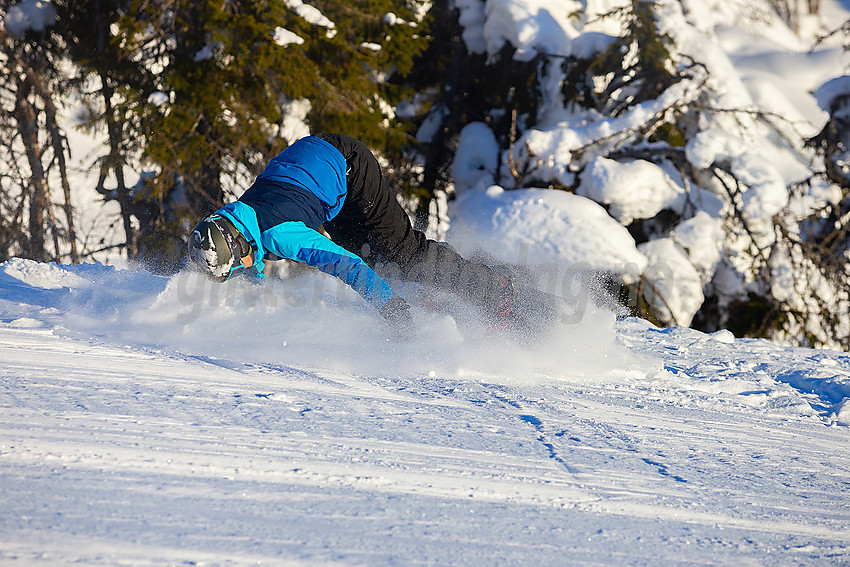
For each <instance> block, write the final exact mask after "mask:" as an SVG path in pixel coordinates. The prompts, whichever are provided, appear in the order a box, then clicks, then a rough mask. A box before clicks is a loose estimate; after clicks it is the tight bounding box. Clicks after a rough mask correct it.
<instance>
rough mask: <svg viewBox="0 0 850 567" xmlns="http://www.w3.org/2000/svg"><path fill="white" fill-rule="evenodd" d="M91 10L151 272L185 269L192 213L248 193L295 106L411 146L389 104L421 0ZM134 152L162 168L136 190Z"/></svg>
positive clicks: (79, 25)
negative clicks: (415, 1)
mask: <svg viewBox="0 0 850 567" xmlns="http://www.w3.org/2000/svg"><path fill="white" fill-rule="evenodd" d="M82 4H83V5H82V6H79V7H78V11H77V14H75V15H73V19H74V21H75V23H74V27H73V30H74V31H73V33H72V37H69V43H71V44H73V45H74V46H75V50H74V54H75V59H76V60H77V61H78V62H79V63H80V65H81V66H82V67H83V68H84V69H85V72H86V74H87V75H91V76H94V77H97V79H98V80H99V82H100V90H99V95H100V98H101V104H100V106H101V107H102V108H103V111H102V112H100V113H99V114H96V115H95V121H96V122H99V123H102V124H105V125H106V128H107V131H108V133H109V140H110V153H109V155H108V156H107V157H106V158H105V159H104V160H103V168H104V169H103V171H104V175H102V176H101V178H102V179H104V178H105V173H106V171H108V170H111V171H113V172H114V173H115V175H116V176H117V177H119V178H118V179H117V183H118V187H117V190H116V191H115V192H114V193H110V195H113V196H115V197H116V198H117V199H118V200H119V201H120V202H121V207H122V212H123V214H124V223H125V229H126V232H127V242H128V254H129V255H130V256H131V257H132V256H134V255H135V252H136V246H135V239H136V238H138V253H139V255H140V256H143V257H144V259H145V261H146V262H148V264H149V265H150V266H151V267H157V266H158V267H159V268H161V269H164V270H170V269H174V268H176V267H177V266H178V264H179V262H180V259H181V257H182V252H183V250H182V247H183V244H182V242H183V237H184V235H185V233H186V231H187V229H188V228H189V227H190V226H191V224H192V223H193V221H194V220H196V219H198V218H199V217H201V216H202V215H204V214H206V213H208V212H210V211H212V210H214V209H216V208H218V207H219V206H221V204H223V203H224V202H226V201H227V200H229V199H230V198H232V197H233V196H234V194H238V193H239V192H241V190H244V189H245V188H247V186H248V185H249V184H250V183H251V180H252V179H253V177H254V176H255V175H256V174H257V173H258V172H259V171H260V170H261V169H262V167H263V166H264V164H265V163H266V161H267V160H268V159H269V158H270V157H272V156H273V155H274V154H275V153H277V152H279V151H280V150H281V149H283V148H284V147H285V146H286V144H287V143H289V142H291V141H293V140H291V139H288V138H287V131H286V130H287V128H286V124H287V121H288V119H289V118H290V117H289V116H288V109H289V108H290V105H292V104H293V103H297V102H298V101H302V100H306V101H309V108H310V111H309V112H308V113H307V116H306V118H305V123H306V125H307V126H309V128H310V129H311V130H312V131H314V132H317V131H338V132H343V133H346V134H349V135H352V136H355V137H359V138H361V139H363V140H364V141H365V142H366V143H367V144H369V145H371V146H372V147H373V148H376V149H378V150H383V151H385V152H387V153H388V154H389V155H393V154H395V155H398V152H399V151H400V148H401V147H402V145H403V144H404V143H405V142H406V141H407V140H408V138H407V136H405V134H404V132H405V125H404V124H403V123H402V122H401V121H399V120H397V119H395V117H394V116H392V113H391V112H389V111H388V109H391V108H392V104H393V102H395V101H397V100H399V99H400V98H401V97H402V96H404V94H405V91H404V90H403V88H401V87H400V86H398V84H397V82H396V83H394V82H393V81H391V80H390V79H391V77H393V76H399V75H403V74H405V73H406V72H407V71H408V70H409V67H410V64H411V63H410V61H411V60H412V57H413V55H415V54H416V53H417V52H418V50H419V49H421V47H420V46H421V45H424V41H425V40H424V38H422V37H421V36H419V35H418V29H419V28H418V25H398V22H399V21H402V20H404V21H405V22H413V23H415V22H416V15H415V12H414V10H413V8H415V7H416V6H415V5H413V6H412V7H408V6H407V5H406V4H403V5H399V3H395V2H389V1H383V2H353V3H352V2H341V1H334V2H317V3H316V4H315V5H314V6H308V5H306V4H303V3H301V2H299V1H298V0H289V1H286V2H283V1H281V2H274V3H269V2H265V1H258V0H232V1H229V2H224V3H221V2H215V1H201V2H195V3H175V2H171V1H165V0H155V1H130V0H128V1H126V2H122V1H116V2H109V1H108V0H89V1H87V2H83V3H82ZM391 9H392V10H393V16H392V17H391V18H390V17H388V16H387V15H388V14H390V11H391ZM69 16H72V15H71V14H69ZM87 25H88V26H89V27H88V29H87V28H86V26H87ZM87 53H88V54H89V55H86V54H87ZM134 140H139V142H140V146H139V147H138V148H137V147H135V146H134ZM136 154H138V155H136ZM131 160H138V164H140V165H142V166H144V167H149V168H151V169H153V170H154V172H153V173H154V174H153V175H152V176H149V177H146V178H144V180H143V182H142V183H140V185H139V186H137V187H133V188H129V187H127V185H126V184H125V183H124V181H123V179H120V175H121V173H120V172H121V171H122V166H123V165H124V164H125V163H128V162H129V161H131ZM103 192H105V193H107V191H105V190H104V191H103ZM131 215H132V216H135V217H136V218H137V220H138V223H137V224H139V226H140V227H141V228H140V231H139V234H138V235H136V233H135V230H134V229H133V227H132V226H131V222H130V216H131Z"/></svg>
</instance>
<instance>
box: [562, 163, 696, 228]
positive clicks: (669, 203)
mask: <svg viewBox="0 0 850 567" xmlns="http://www.w3.org/2000/svg"><path fill="white" fill-rule="evenodd" d="M577 194H579V195H582V196H584V197H587V198H589V199H593V200H594V201H596V202H597V203H600V204H603V205H608V206H609V208H608V211H609V213H610V214H611V216H613V217H614V218H615V219H617V220H618V221H619V222H620V223H621V224H622V225H624V226H627V225H629V224H631V222H632V221H633V220H634V219H648V218H652V217H654V216H655V215H657V214H658V213H659V212H661V210H662V209H674V210H679V209H681V207H682V205H683V204H684V200H685V190H684V188H683V187H682V186H681V185H679V184H678V183H676V182H675V181H673V179H671V178H670V176H669V175H667V173H665V171H664V170H663V169H661V167H659V166H657V165H655V164H654V163H652V162H648V161H645V160H630V161H616V160H613V159H608V158H604V157H601V156H598V157H596V158H594V159H593V161H591V162H590V164H589V165H588V169H587V172H585V174H584V176H582V183H581V185H580V186H579V188H578V190H577Z"/></svg>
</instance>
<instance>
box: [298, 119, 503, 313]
mask: <svg viewBox="0 0 850 567" xmlns="http://www.w3.org/2000/svg"><path fill="white" fill-rule="evenodd" d="M315 135H316V136H317V137H319V138H322V139H323V140H325V141H326V142H328V143H330V144H331V145H333V146H334V147H335V148H337V149H338V150H339V151H340V152H341V153H342V155H343V156H344V157H345V162H346V165H347V168H348V171H347V175H346V178H347V182H348V194H347V195H346V198H345V203H344V204H343V206H342V209H341V210H340V212H339V214H338V215H337V216H336V217H335V218H334V219H333V220H331V221H330V222H327V223H325V224H324V228H325V231H327V233H328V235H330V237H331V239H332V240H333V241H334V242H336V243H337V244H339V245H340V246H342V247H343V248H345V249H347V250H348V251H350V252H353V253H355V254H357V255H359V256H361V257H362V258H363V260H364V261H365V262H366V263H367V264H369V265H370V266H371V267H372V268H373V269H374V270H375V271H376V272H378V273H379V274H381V275H382V276H386V277H390V278H396V279H400V280H402V281H412V282H419V283H421V284H422V285H423V286H424V287H426V288H427V287H433V288H435V289H437V290H440V291H447V292H452V293H454V294H456V295H458V296H460V297H461V298H463V299H467V300H470V301H472V302H473V303H475V304H477V305H479V306H480V307H482V308H484V309H485V310H486V311H490V312H491V313H492V311H493V310H499V309H500V305H499V304H500V301H502V300H503V296H504V289H505V287H506V286H507V285H510V284H509V282H506V281H505V276H504V275H501V274H499V273H498V272H496V271H495V270H493V269H491V268H490V267H488V266H486V265H483V264H480V263H476V262H470V261H469V260H467V259H465V258H463V257H462V256H461V255H460V254H458V253H457V252H455V251H454V249H452V248H451V247H450V246H448V245H446V244H442V243H439V242H436V241H434V240H430V239H428V238H427V237H426V236H425V234H423V233H422V232H419V231H417V230H415V229H414V228H413V226H412V224H411V222H410V218H409V217H408V216H407V213H406V212H405V211H404V209H403V208H402V207H401V205H400V204H399V203H398V201H397V200H396V192H395V191H394V190H393V189H392V188H391V187H390V186H389V185H388V184H387V182H386V180H385V179H384V176H383V173H382V172H381V167H380V165H379V164H378V161H377V159H375V156H374V155H373V154H372V152H371V151H370V150H369V148H368V147H367V146H366V145H365V144H363V143H362V142H360V141H359V140H356V139H355V138H352V137H350V136H345V135H342V134H315Z"/></svg>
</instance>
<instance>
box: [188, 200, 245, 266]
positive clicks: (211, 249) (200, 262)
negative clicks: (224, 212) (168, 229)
mask: <svg viewBox="0 0 850 567" xmlns="http://www.w3.org/2000/svg"><path fill="white" fill-rule="evenodd" d="M250 254H251V246H250V245H249V244H248V241H247V240H246V239H245V237H244V236H242V234H241V233H240V232H239V231H238V230H237V229H236V227H235V226H233V224H232V223H231V222H230V221H229V220H227V219H226V218H224V217H223V216H221V215H210V216H208V217H205V218H204V219H203V220H201V222H199V223H198V224H197V225H195V228H194V229H192V234H190V235H189V258H190V259H191V260H192V261H193V262H194V263H195V264H196V265H197V266H198V267H199V268H200V269H201V271H203V272H205V273H207V274H208V275H209V276H210V277H211V278H212V279H214V280H215V281H217V282H225V281H227V280H228V279H229V278H230V276H231V275H233V272H234V271H236V270H238V269H240V268H242V267H244V266H245V265H246V263H245V261H244V259H245V258H246V257H248V256H249V255H250ZM249 263H250V262H249Z"/></svg>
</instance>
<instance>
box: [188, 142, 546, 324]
mask: <svg viewBox="0 0 850 567" xmlns="http://www.w3.org/2000/svg"><path fill="white" fill-rule="evenodd" d="M320 227H321V228H324V230H325V232H326V233H327V234H328V235H329V236H330V239H329V238H326V237H325V236H324V235H322V234H321V233H320V232H319V230H320ZM189 256H190V258H191V259H192V261H193V262H194V263H195V264H197V265H198V266H199V267H200V268H201V270H202V271H204V272H206V273H207V274H208V275H210V276H211V277H212V278H213V279H214V280H216V281H219V282H224V281H227V280H228V279H229V278H230V277H231V276H232V275H233V274H234V273H236V272H240V271H243V270H246V269H249V268H250V269H253V270H254V271H255V272H256V275H257V276H259V277H263V267H264V262H265V261H266V260H277V259H283V258H286V259H291V260H296V261H298V262H303V263H305V264H308V265H310V266H315V267H316V268H318V269H319V270H321V271H323V272H325V273H328V274H331V275H333V276H336V277H338V278H340V279H341V280H343V281H344V282H345V283H346V284H348V285H349V286H351V287H352V288H353V289H355V290H356V291H357V292H358V293H360V295H361V296H362V297H363V298H364V299H365V300H366V301H367V302H368V303H370V304H371V305H373V306H374V307H375V308H376V309H377V310H378V312H379V313H380V314H381V315H382V316H383V317H384V318H385V319H387V320H388V321H389V322H390V323H391V324H393V325H394V326H395V327H396V331H397V332H398V333H400V334H402V335H405V336H412V333H413V324H412V318H411V315H410V312H409V305H408V303H407V302H406V301H405V300H404V299H402V298H401V297H400V296H399V295H397V294H396V293H395V292H394V291H393V289H392V288H391V287H390V286H389V284H387V282H386V281H385V279H384V278H382V277H381V276H380V275H378V273H376V270H377V271H378V272H381V273H383V274H384V275H385V276H386V275H388V274H390V275H393V276H394V277H396V278H398V279H401V280H403V281H416V282H419V283H421V284H422V285H423V286H424V287H426V288H431V289H435V290H440V291H450V292H452V293H454V294H455V295H457V296H459V297H460V298H462V299H465V300H468V301H470V302H472V303H473V304H474V305H476V306H478V307H479V308H480V309H481V310H482V311H483V313H484V315H485V316H486V317H488V318H489V320H490V321H492V322H493V323H495V324H497V325H500V326H503V327H509V328H513V329H516V330H523V331H525V330H527V329H528V328H529V327H532V326H534V325H536V324H537V325H539V323H541V321H540V319H541V318H550V319H554V318H555V316H556V315H557V308H556V306H555V305H554V298H553V297H551V296H547V295H546V294H543V293H541V292H534V291H531V290H529V289H520V288H519V286H516V285H515V283H514V281H513V278H512V277H511V276H510V272H508V271H506V270H498V269H494V268H491V267H489V266H486V265H483V264H479V263H475V262H470V261H469V260H467V259H465V258H463V257H462V256H460V255H459V254H458V253H457V252H455V251H454V250H453V249H452V248H451V247H449V246H448V245H445V244H442V243H438V242H436V241H434V240H430V239H428V238H426V236H425V235H424V234H423V233H422V232H419V231H417V230H414V228H413V226H412V225H411V223H410V219H409V218H408V216H407V214H406V213H405V211H404V209H403V208H402V207H401V205H399V203H398V201H397V200H396V197H395V193H394V191H393V190H391V188H390V187H389V185H388V184H387V182H386V180H385V179H384V177H383V175H382V172H381V168H380V165H379V164H378V161H377V160H376V159H375V156H374V155H373V154H372V152H371V151H370V150H369V149H368V148H367V147H366V145H365V144H363V143H362V142H360V141H358V140H356V139H354V138H352V137H350V136H345V135H341V134H316V135H313V136H307V137H304V138H301V139H300V140H298V141H296V142H295V143H293V144H291V145H290V146H289V147H288V148H286V149H285V150H284V151H283V152H281V153H280V154H278V155H277V156H276V157H275V158H273V159H272V160H271V161H270V162H269V163H268V165H267V166H266V168H265V170H263V172H262V173H260V175H259V176H258V177H257V179H256V180H255V182H254V184H253V185H251V187H250V188H248V190H246V191H245V193H244V194H243V195H242V196H241V197H240V198H239V199H238V200H237V201H235V202H232V203H229V204H227V205H225V206H224V207H222V208H220V209H218V210H217V211H215V212H214V213H213V214H211V215H209V216H207V217H205V218H204V219H203V220H201V222H199V223H198V224H197V226H195V228H194V230H193V231H192V234H191V235H190V237H189Z"/></svg>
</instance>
